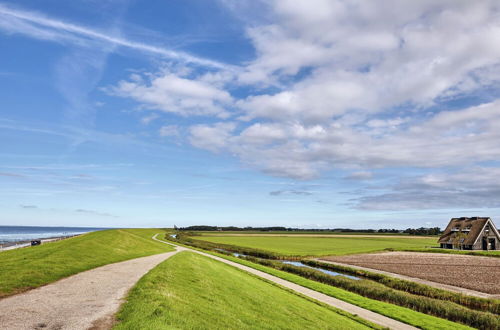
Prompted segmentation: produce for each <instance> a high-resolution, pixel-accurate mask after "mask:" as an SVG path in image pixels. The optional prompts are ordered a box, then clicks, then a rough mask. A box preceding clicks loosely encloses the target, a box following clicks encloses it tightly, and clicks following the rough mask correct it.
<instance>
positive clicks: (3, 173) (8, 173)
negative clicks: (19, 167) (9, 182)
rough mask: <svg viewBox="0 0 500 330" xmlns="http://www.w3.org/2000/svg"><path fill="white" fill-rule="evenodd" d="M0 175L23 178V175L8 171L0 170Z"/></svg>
mask: <svg viewBox="0 0 500 330" xmlns="http://www.w3.org/2000/svg"><path fill="white" fill-rule="evenodd" d="M0 176H6V177H11V178H23V177H24V175H21V174H17V173H10V172H0Z"/></svg>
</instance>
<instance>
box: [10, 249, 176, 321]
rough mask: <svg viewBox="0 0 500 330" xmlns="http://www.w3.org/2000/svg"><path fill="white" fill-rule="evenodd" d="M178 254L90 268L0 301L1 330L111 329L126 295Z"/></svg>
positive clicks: (158, 255)
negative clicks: (156, 267) (152, 270)
mask: <svg viewBox="0 0 500 330" xmlns="http://www.w3.org/2000/svg"><path fill="white" fill-rule="evenodd" d="M177 252H178V251H174V252H168V253H162V254H156V255H152V256H148V257H143V258H137V259H132V260H128V261H123V262H118V263H114V264H110V265H106V266H102V267H99V268H95V269H91V270H88V271H85V272H82V273H79V274H76V275H73V276H71V277H68V278H65V279H62V280H59V281H57V282H54V283H52V284H49V285H46V286H43V287H40V288H37V289H34V290H31V291H28V292H25V293H20V294H18V295H15V296H12V297H8V298H4V299H1V300H0V329H2V330H4V329H5V330H23V329H31V330H33V329H47V330H60V329H61V330H62V329H68V330H69V329H71V330H75V329H93V330H100V329H110V328H111V327H112V325H113V322H114V315H115V314H116V313H117V312H118V309H119V307H120V305H121V304H122V302H123V299H124V298H125V297H126V295H127V292H128V291H129V290H130V289H131V288H132V287H133V286H134V285H135V284H136V283H137V281H138V280H139V279H140V278H141V277H142V276H143V275H145V274H146V273H147V272H148V271H149V270H151V269H152V268H154V267H155V266H156V265H158V264H159V263H161V262H162V261H164V260H165V259H167V258H169V257H171V256H172V255H174V254H176V253H177Z"/></svg>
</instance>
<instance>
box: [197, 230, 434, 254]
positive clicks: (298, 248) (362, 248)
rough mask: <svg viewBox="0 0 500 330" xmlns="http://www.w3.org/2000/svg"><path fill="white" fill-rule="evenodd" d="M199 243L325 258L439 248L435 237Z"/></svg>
mask: <svg viewBox="0 0 500 330" xmlns="http://www.w3.org/2000/svg"><path fill="white" fill-rule="evenodd" d="M194 238H196V239H198V240H204V241H208V242H213V243H221V244H230V245H237V246H242V247H248V248H255V249H261V250H265V251H270V252H274V253H278V254H281V255H294V256H325V255H346V254H356V253H367V252H375V251H381V250H384V249H387V248H392V249H410V248H424V247H429V246H435V245H436V240H437V239H436V238H434V237H418V238H406V237H398V236H395V237H378V236H361V237H359V236H356V237H352V236H347V235H346V237H338V236H336V237H323V236H320V237H317V236H266V235H262V236H213V235H210V236H205V235H203V236H197V237H194Z"/></svg>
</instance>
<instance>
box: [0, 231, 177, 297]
mask: <svg viewBox="0 0 500 330" xmlns="http://www.w3.org/2000/svg"><path fill="white" fill-rule="evenodd" d="M154 233H158V229H113V230H105V231H99V232H93V233H88V234H85V235H81V236H78V237H74V238H69V239H66V240H62V241H58V242H53V243H46V244H43V245H41V246H35V247H28V248H21V249H17V250H10V251H4V252H0V265H1V266H0V298H1V297H5V296H9V295H12V294H16V293H19V292H23V291H26V290H29V289H32V288H36V287H39V286H42V285H45V284H48V283H51V282H54V281H57V280H59V279H61V278H64V277H67V276H70V275H73V274H76V273H79V272H82V271H85V270H88V269H92V268H96V267H99V266H103V265H106V264H110V263H115V262H119V261H124V260H129V259H134V258H139V257H144V256H148V255H153V254H158V253H162V252H168V251H172V250H173V249H172V248H171V247H169V246H168V245H165V244H162V243H160V242H155V241H153V240H151V236H152V235H154Z"/></svg>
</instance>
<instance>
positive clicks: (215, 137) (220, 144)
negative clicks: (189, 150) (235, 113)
mask: <svg viewBox="0 0 500 330" xmlns="http://www.w3.org/2000/svg"><path fill="white" fill-rule="evenodd" d="M235 128H236V124H235V123H232V122H227V123H217V124H214V125H194V126H192V127H191V128H190V129H189V133H190V137H189V139H190V142H191V144H192V145H194V146H195V147H198V148H201V149H206V150H210V151H214V152H217V151H220V150H222V149H224V148H227V146H228V144H229V143H230V139H231V133H232V132H233V131H234V129H235Z"/></svg>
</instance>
